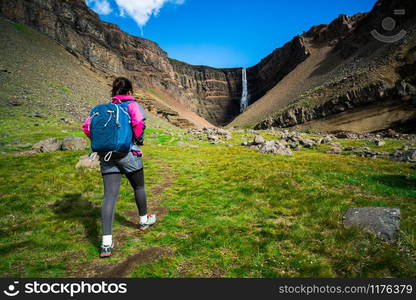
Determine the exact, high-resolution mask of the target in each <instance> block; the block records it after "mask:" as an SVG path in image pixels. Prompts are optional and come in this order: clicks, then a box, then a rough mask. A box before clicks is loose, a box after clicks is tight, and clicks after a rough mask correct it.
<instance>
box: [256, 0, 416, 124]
mask: <svg viewBox="0 0 416 300" xmlns="http://www.w3.org/2000/svg"><path fill="white" fill-rule="evenodd" d="M396 9H401V10H403V11H404V12H405V14H398V15H395V14H394V13H395V10H396ZM415 16H416V5H415V2H414V1H409V0H397V1H384V0H380V1H378V2H377V3H376V5H375V6H374V9H373V10H372V11H371V12H370V13H368V14H360V15H357V16H354V17H352V18H348V17H345V16H340V18H338V19H337V20H336V21H334V22H333V23H334V24H338V25H337V27H338V28H339V29H338V30H333V31H335V32H338V33H343V32H344V34H342V38H341V39H339V38H334V35H333V34H329V33H328V32H327V31H326V29H325V28H324V27H322V26H315V27H313V28H312V29H311V30H310V31H309V32H308V33H306V34H304V37H305V38H308V39H309V42H310V43H314V44H315V45H321V44H322V42H323V41H324V42H326V43H328V41H327V39H328V37H330V39H332V41H330V42H329V44H330V45H333V50H332V51H331V53H329V55H328V56H327V57H326V58H325V59H324V60H323V61H322V62H321V63H320V67H319V68H318V69H317V70H316V71H315V72H314V74H313V76H310V78H315V81H314V85H310V86H309V88H308V89H307V90H305V91H303V92H302V93H299V94H298V95H297V96H294V97H293V98H292V99H291V104H290V105H288V106H286V107H283V108H282V109H280V110H279V111H275V112H274V113H273V114H271V115H270V116H268V117H267V118H265V119H264V120H263V121H261V122H259V123H258V124H257V125H256V126H255V127H256V128H259V129H260V128H261V129H265V128H270V127H291V126H296V125H300V124H305V123H307V124H308V126H310V127H313V126H317V125H319V126H322V128H331V126H332V127H335V125H337V126H338V127H339V129H343V126H344V127H345V128H356V130H359V131H363V132H365V131H372V130H381V129H385V128H389V126H391V125H392V124H393V123H396V124H399V123H401V122H407V121H408V120H410V119H412V118H413V119H415V118H416V77H415V74H416V63H415V61H416V23H415ZM386 17H394V20H395V22H396V28H395V29H394V30H392V31H386V30H384V31H383V29H382V28H380V27H381V24H382V22H383V20H385V18H386ZM351 21H352V22H351ZM351 25H352V26H351ZM330 27H331V26H328V27H327V28H330ZM372 30H377V31H378V32H379V33H380V34H383V35H384V36H387V37H389V36H390V37H392V36H400V35H399V34H400V32H405V35H404V36H402V37H401V38H399V39H397V40H394V41H393V42H385V41H381V40H378V39H376V38H375V37H374V36H372ZM310 78H308V80H309V81H310ZM308 80H304V81H303V82H298V84H299V85H307V84H308ZM377 107H378V109H377ZM387 107H389V113H388V114H385V110H386V108H387ZM360 112H362V113H361V114H360ZM370 112H371V113H370ZM349 113H350V117H348V115H349ZM337 116H339V119H340V120H341V119H342V122H336V119H337ZM364 117H367V118H368V120H372V122H370V121H368V122H363V120H358V119H357V118H364ZM316 120H320V121H319V122H315V123H313V122H314V121H316ZM376 121H377V124H376V125H377V126H376V127H375V122H376ZM358 123H360V124H362V125H361V127H360V126H358V125H353V124H358ZM370 123H373V124H370ZM314 124H316V125H314ZM383 126H384V127H383ZM344 130H345V129H344Z"/></svg>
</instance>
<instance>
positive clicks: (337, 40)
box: [0, 0, 416, 130]
mask: <svg viewBox="0 0 416 300" xmlns="http://www.w3.org/2000/svg"><path fill="white" fill-rule="evenodd" d="M397 8H400V9H402V10H403V11H405V14H404V15H401V16H397V24H396V25H397V26H396V28H398V30H399V29H402V30H404V29H405V30H406V33H407V34H406V36H405V37H404V38H403V39H401V40H400V41H398V42H396V43H385V42H380V41H377V40H375V39H374V38H373V37H372V36H371V29H373V28H374V29H379V28H380V24H382V22H383V19H384V18H385V17H386V16H389V15H391V12H392V11H394V10H395V9H397ZM0 15H1V16H2V17H5V18H7V19H9V20H12V21H14V22H19V23H23V24H26V25H29V26H31V27H33V28H35V29H36V30H37V31H40V32H42V33H44V34H46V35H47V36H49V37H50V38H52V39H54V40H55V41H56V42H57V43H59V44H60V45H62V46H63V47H64V48H65V49H66V50H67V51H69V52H70V53H71V54H73V55H74V56H75V57H77V58H78V59H79V60H80V61H82V62H83V63H84V64H85V65H86V66H88V67H89V68H90V69H92V70H93V71H95V72H98V73H100V74H102V75H104V76H106V77H107V78H108V79H110V78H112V77H114V76H118V75H123V76H128V77H130V78H132V79H133V81H134V83H135V85H136V86H137V87H138V88H141V89H147V90H151V91H155V93H158V94H163V96H164V97H165V98H166V99H174V100H175V101H176V103H178V104H179V105H180V106H181V107H183V109H184V110H188V111H190V112H192V113H195V114H197V115H199V116H200V117H202V118H204V119H206V120H208V121H209V122H210V123H211V124H214V125H220V126H222V125H226V124H229V126H252V127H256V128H269V127H272V126H276V127H290V126H295V125H300V124H310V122H311V121H316V120H323V119H325V118H330V117H331V116H334V115H338V114H340V113H343V114H344V115H345V113H348V112H350V111H351V112H353V111H354V109H355V110H356V109H361V108H368V107H370V106H371V105H374V104H377V103H381V102H383V105H385V104H386V103H388V102H389V101H390V102H392V101H393V102H392V103H393V104H392V105H393V106H392V107H396V106H397V105H398V103H397V99H398V97H399V98H400V99H401V100H403V99H407V100H403V101H407V102H406V104H404V103H400V105H399V106H400V109H399V110H400V111H401V112H402V111H407V113H398V114H397V117H396V118H393V119H394V120H393V119H392V120H390V121H389V122H387V123H386V122H384V123H383V121H380V120H378V122H379V123H382V124H383V125H381V127H383V126H390V125H391V124H393V123H394V122H396V121H399V120H401V119H404V120H408V119H411V118H413V111H414V110H413V109H412V108H411V106H409V105H410V104H411V103H413V102H412V101H413V100H412V99H413V98H414V95H413V90H414V86H415V78H414V75H413V74H415V72H414V70H415V69H414V65H415V62H414V61H415V54H414V52H415V48H414V47H415V45H413V44H414V40H415V38H414V37H415V35H414V32H415V30H414V25H415V22H414V17H415V15H416V13H415V3H414V1H412V0H394V1H388V0H380V1H378V2H377V4H376V5H375V7H374V9H373V10H372V11H371V12H369V13H363V14H357V15H355V16H352V17H349V16H346V15H340V16H339V17H338V18H337V19H335V20H334V21H333V22H332V23H330V24H328V25H318V26H314V27H312V28H311V29H310V30H309V31H306V32H304V33H303V34H301V35H298V36H296V37H294V38H293V39H292V40H291V41H290V42H288V43H287V44H285V45H284V46H283V47H281V48H278V49H276V50H275V51H273V52H272V53H271V54H270V55H269V56H267V57H266V58H264V59H263V60H262V61H261V62H259V63H258V64H257V65H255V66H253V67H250V68H248V69H247V80H248V93H249V104H250V106H249V107H248V109H247V110H246V111H245V112H243V113H240V99H241V95H242V68H234V69H218V68H211V67H208V66H194V65H190V64H187V63H185V62H181V61H177V60H175V59H172V58H169V57H168V54H167V53H166V52H165V51H163V50H162V49H161V48H160V47H159V46H158V45H157V44H156V43H154V42H152V41H150V40H147V39H143V38H139V37H135V36H131V35H129V34H127V33H125V32H123V31H122V30H120V28H119V27H118V26H117V25H113V24H109V23H106V22H103V21H101V20H100V19H99V17H98V15H97V14H96V13H94V12H93V11H92V10H90V9H89V8H88V7H87V6H86V4H85V1H84V0H60V1H58V0H0ZM382 33H383V32H382ZM396 33H397V32H396V31H393V32H392V33H389V34H390V35H392V34H396ZM377 75H378V76H377ZM380 100H381V101H380ZM172 103H173V102H171V104H172ZM403 105H404V106H403ZM409 107H410V108H409ZM171 108H172V106H171ZM373 111H374V108H373ZM375 111H377V109H375ZM393 111H395V110H394V109H393ZM409 111H410V113H409ZM354 112H356V111H354ZM363 116H364V115H363ZM344 117H345V116H344ZM355 118H357V116H355ZM347 119H348V118H347ZM230 122H231V123H230ZM331 122H332V123H331ZM348 122H349V121H346V123H348ZM335 123H336V122H335ZM335 123H334V122H333V120H332V121H331V120H329V121H328V122H327V124H330V125H331V124H332V125H331V126H334V127H337V126H338V125H339V124H335ZM321 127H322V128H323V127H325V126H321ZM364 127H365V126H364ZM367 127H368V126H367ZM370 127H371V126H370ZM370 127H368V128H364V129H363V130H375V129H376V128H370ZM377 129H378V128H377Z"/></svg>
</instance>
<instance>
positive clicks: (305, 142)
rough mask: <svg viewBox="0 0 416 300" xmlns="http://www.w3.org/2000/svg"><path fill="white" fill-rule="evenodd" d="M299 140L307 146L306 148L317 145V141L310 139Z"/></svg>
mask: <svg viewBox="0 0 416 300" xmlns="http://www.w3.org/2000/svg"><path fill="white" fill-rule="evenodd" d="M299 142H300V143H301V144H302V145H303V146H304V147H305V148H313V146H315V142H314V141H312V140H308V139H305V140H303V139H300V140H299Z"/></svg>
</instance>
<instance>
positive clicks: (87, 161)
mask: <svg viewBox="0 0 416 300" xmlns="http://www.w3.org/2000/svg"><path fill="white" fill-rule="evenodd" d="M92 158H93V159H91V157H90V155H83V156H81V157H80V158H79V161H78V162H77V164H76V166H75V168H77V169H79V168H87V169H95V168H98V167H99V166H100V160H99V158H98V155H93V156H92Z"/></svg>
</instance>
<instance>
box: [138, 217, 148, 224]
mask: <svg viewBox="0 0 416 300" xmlns="http://www.w3.org/2000/svg"><path fill="white" fill-rule="evenodd" d="M144 223H147V215H144V216H140V224H144Z"/></svg>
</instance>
